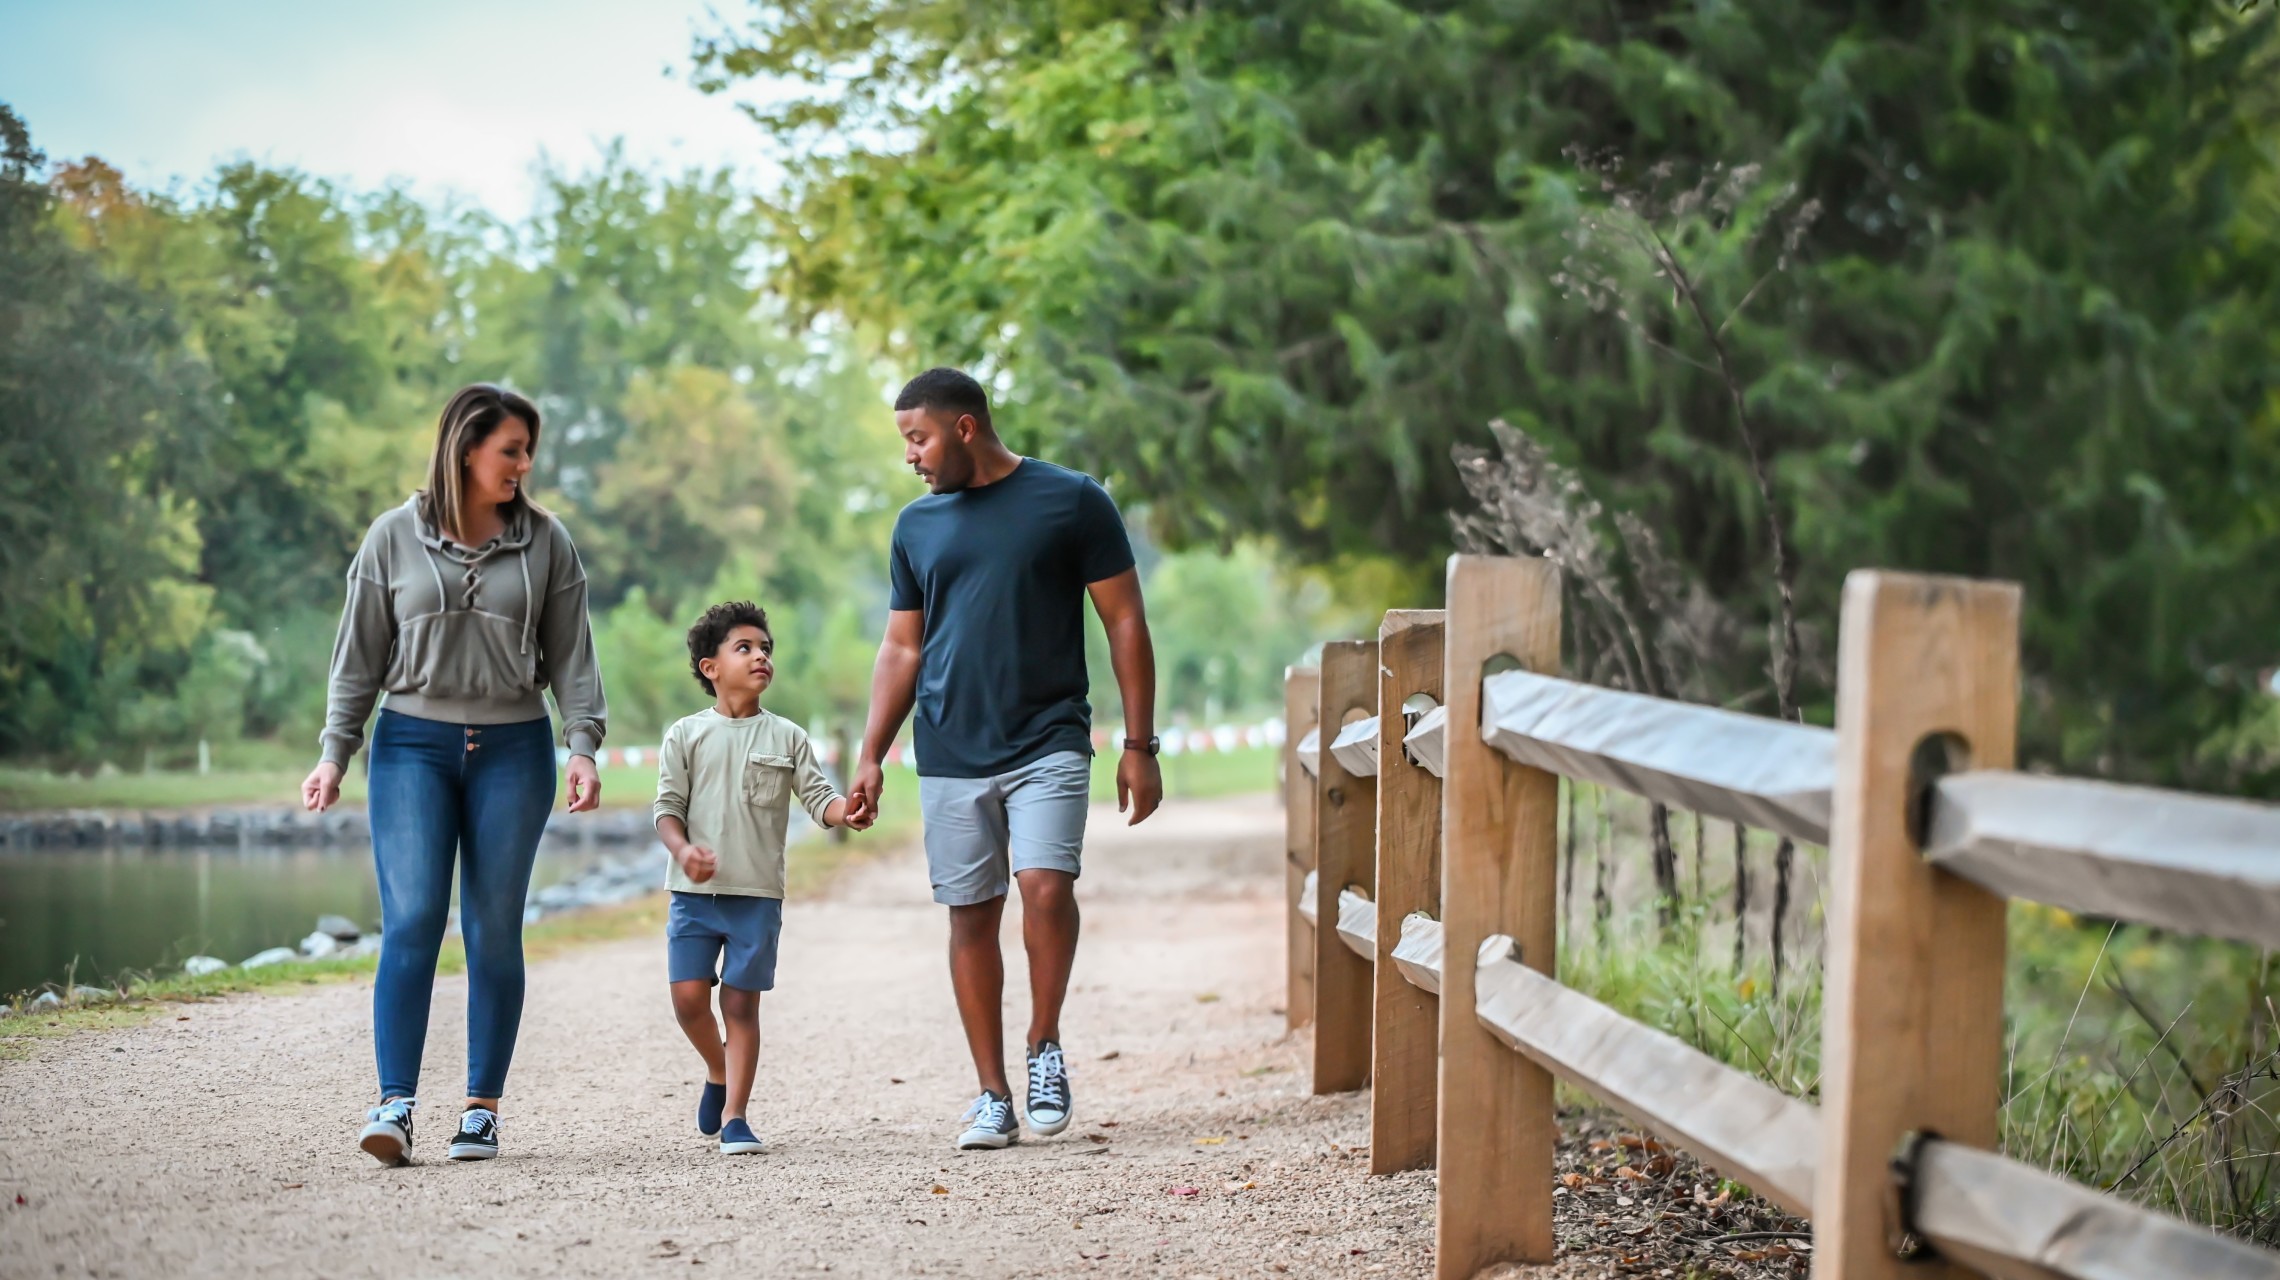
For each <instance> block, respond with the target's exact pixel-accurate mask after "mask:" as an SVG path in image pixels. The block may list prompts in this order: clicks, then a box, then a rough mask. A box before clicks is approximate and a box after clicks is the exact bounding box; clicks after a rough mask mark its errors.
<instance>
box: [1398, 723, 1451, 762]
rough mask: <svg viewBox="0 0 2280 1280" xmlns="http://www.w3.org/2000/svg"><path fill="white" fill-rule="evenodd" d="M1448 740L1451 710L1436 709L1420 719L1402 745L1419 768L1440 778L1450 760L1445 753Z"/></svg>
mask: <svg viewBox="0 0 2280 1280" xmlns="http://www.w3.org/2000/svg"><path fill="white" fill-rule="evenodd" d="M1448 740H1449V709H1448V708H1447V707H1435V708H1433V709H1432V710H1431V711H1428V712H1426V713H1425V714H1424V715H1423V716H1421V717H1419V718H1418V721H1417V723H1416V725H1415V726H1413V727H1412V728H1411V729H1410V730H1409V732H1408V733H1407V734H1405V735H1404V736H1403V737H1402V739H1401V745H1402V746H1404V747H1406V748H1408V750H1409V754H1410V756H1411V758H1413V759H1415V760H1416V761H1417V764H1418V767H1420V768H1422V769H1424V770H1425V772H1427V773H1430V774H1432V775H1433V776H1434V777H1436V778H1438V777H1440V776H1442V774H1443V772H1444V771H1445V769H1446V767H1447V766H1445V765H1444V764H1443V763H1442V762H1443V761H1444V760H1446V759H1447V758H1448V756H1447V754H1446V752H1445V751H1444V747H1445V746H1446V745H1447V743H1448Z"/></svg>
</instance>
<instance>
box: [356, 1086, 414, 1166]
mask: <svg viewBox="0 0 2280 1280" xmlns="http://www.w3.org/2000/svg"><path fill="white" fill-rule="evenodd" d="M418 1105H420V1100H419V1099H417V1098H391V1099H389V1100H388V1101H386V1102H383V1103H381V1104H380V1105H379V1106H377V1107H374V1108H372V1109H371V1110H370V1111H367V1112H365V1113H364V1120H365V1125H364V1133H363V1136H361V1137H359V1138H358V1139H357V1140H356V1145H357V1146H360V1147H362V1148H364V1150H365V1151H366V1152H368V1153H369V1154H370V1155H371V1156H372V1158H373V1159H375V1160H378V1161H379V1162H380V1163H382V1164H385V1165H399V1164H410V1163H411V1162H412V1108H413V1107H416V1106H418Z"/></svg>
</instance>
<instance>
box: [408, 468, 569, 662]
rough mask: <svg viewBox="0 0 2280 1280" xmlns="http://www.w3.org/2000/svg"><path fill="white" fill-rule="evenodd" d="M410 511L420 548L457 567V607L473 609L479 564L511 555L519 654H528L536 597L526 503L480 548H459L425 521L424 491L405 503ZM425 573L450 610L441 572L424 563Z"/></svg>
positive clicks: (480, 576) (532, 522)
mask: <svg viewBox="0 0 2280 1280" xmlns="http://www.w3.org/2000/svg"><path fill="white" fill-rule="evenodd" d="M405 505H406V506H409V507H410V508H411V509H412V527H413V528H415V529H418V530H419V534H420V545H421V546H424V547H426V548H427V549H428V551H429V552H431V553H432V554H434V555H438V556H441V557H443V558H444V559H445V560H447V561H449V562H450V563H451V564H453V565H455V566H457V567H458V568H459V570H460V574H459V607H460V608H462V609H473V608H475V607H476V604H475V602H476V597H477V595H478V593H480V592H481V590H482V588H483V562H484V561H486V560H490V559H492V558H494V557H497V556H504V555H512V556H513V557H514V558H515V561H516V563H517V565H518V567H519V568H520V569H521V570H522V585H523V617H522V637H521V643H520V651H521V652H523V653H526V654H527V653H529V652H530V644H531V631H532V629H533V628H534V627H536V626H537V625H538V597H537V596H536V595H534V594H533V593H532V592H531V586H530V540H531V534H532V531H533V529H534V528H535V526H536V525H537V523H538V522H537V520H535V519H533V518H532V517H533V514H534V513H533V512H532V511H531V509H530V504H529V503H527V502H517V503H515V504H514V506H513V508H512V509H510V510H509V511H508V512H507V527H506V528H505V529H502V530H500V532H499V536H498V537H496V538H493V539H491V540H490V541H489V542H486V543H484V544H483V545H482V546H480V547H463V546H460V545H459V544H458V543H456V542H453V541H451V540H450V539H448V538H446V537H444V536H443V531H442V530H440V529H438V528H437V527H436V524H435V521H433V520H431V519H429V518H428V510H429V504H428V501H427V492H426V491H425V490H421V491H420V492H417V493H414V494H413V495H412V496H411V500H410V501H409V502H407V503H406V504H405ZM428 570H429V572H431V573H433V574H434V575H435V590H436V594H437V595H440V596H442V597H443V598H444V608H445V609H449V608H451V599H452V596H451V592H450V590H449V589H448V588H447V587H445V586H444V582H443V571H442V570H441V569H438V568H436V565H435V561H434V560H432V559H431V560H429V561H428Z"/></svg>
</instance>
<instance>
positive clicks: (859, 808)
mask: <svg viewBox="0 0 2280 1280" xmlns="http://www.w3.org/2000/svg"><path fill="white" fill-rule="evenodd" d="M886 789H887V773H886V770H884V769H882V768H880V767H879V762H878V761H876V760H865V761H863V762H861V763H859V764H857V765H856V766H855V784H854V785H853V786H851V787H849V788H847V825H848V826H850V827H853V828H854V829H855V830H857V831H868V830H869V829H870V827H871V824H872V823H874V822H877V821H878V820H879V797H880V795H881V794H882V793H884V792H885V791H886Z"/></svg>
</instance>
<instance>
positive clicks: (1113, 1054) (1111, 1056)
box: [1100, 1049, 1124, 1062]
mask: <svg viewBox="0 0 2280 1280" xmlns="http://www.w3.org/2000/svg"><path fill="white" fill-rule="evenodd" d="M1123 1056H1124V1050H1122V1049H1111V1050H1109V1051H1108V1052H1107V1053H1104V1054H1102V1055H1100V1060H1101V1061H1102V1062H1114V1061H1116V1060H1117V1059H1118V1058H1121V1057H1123Z"/></svg>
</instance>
